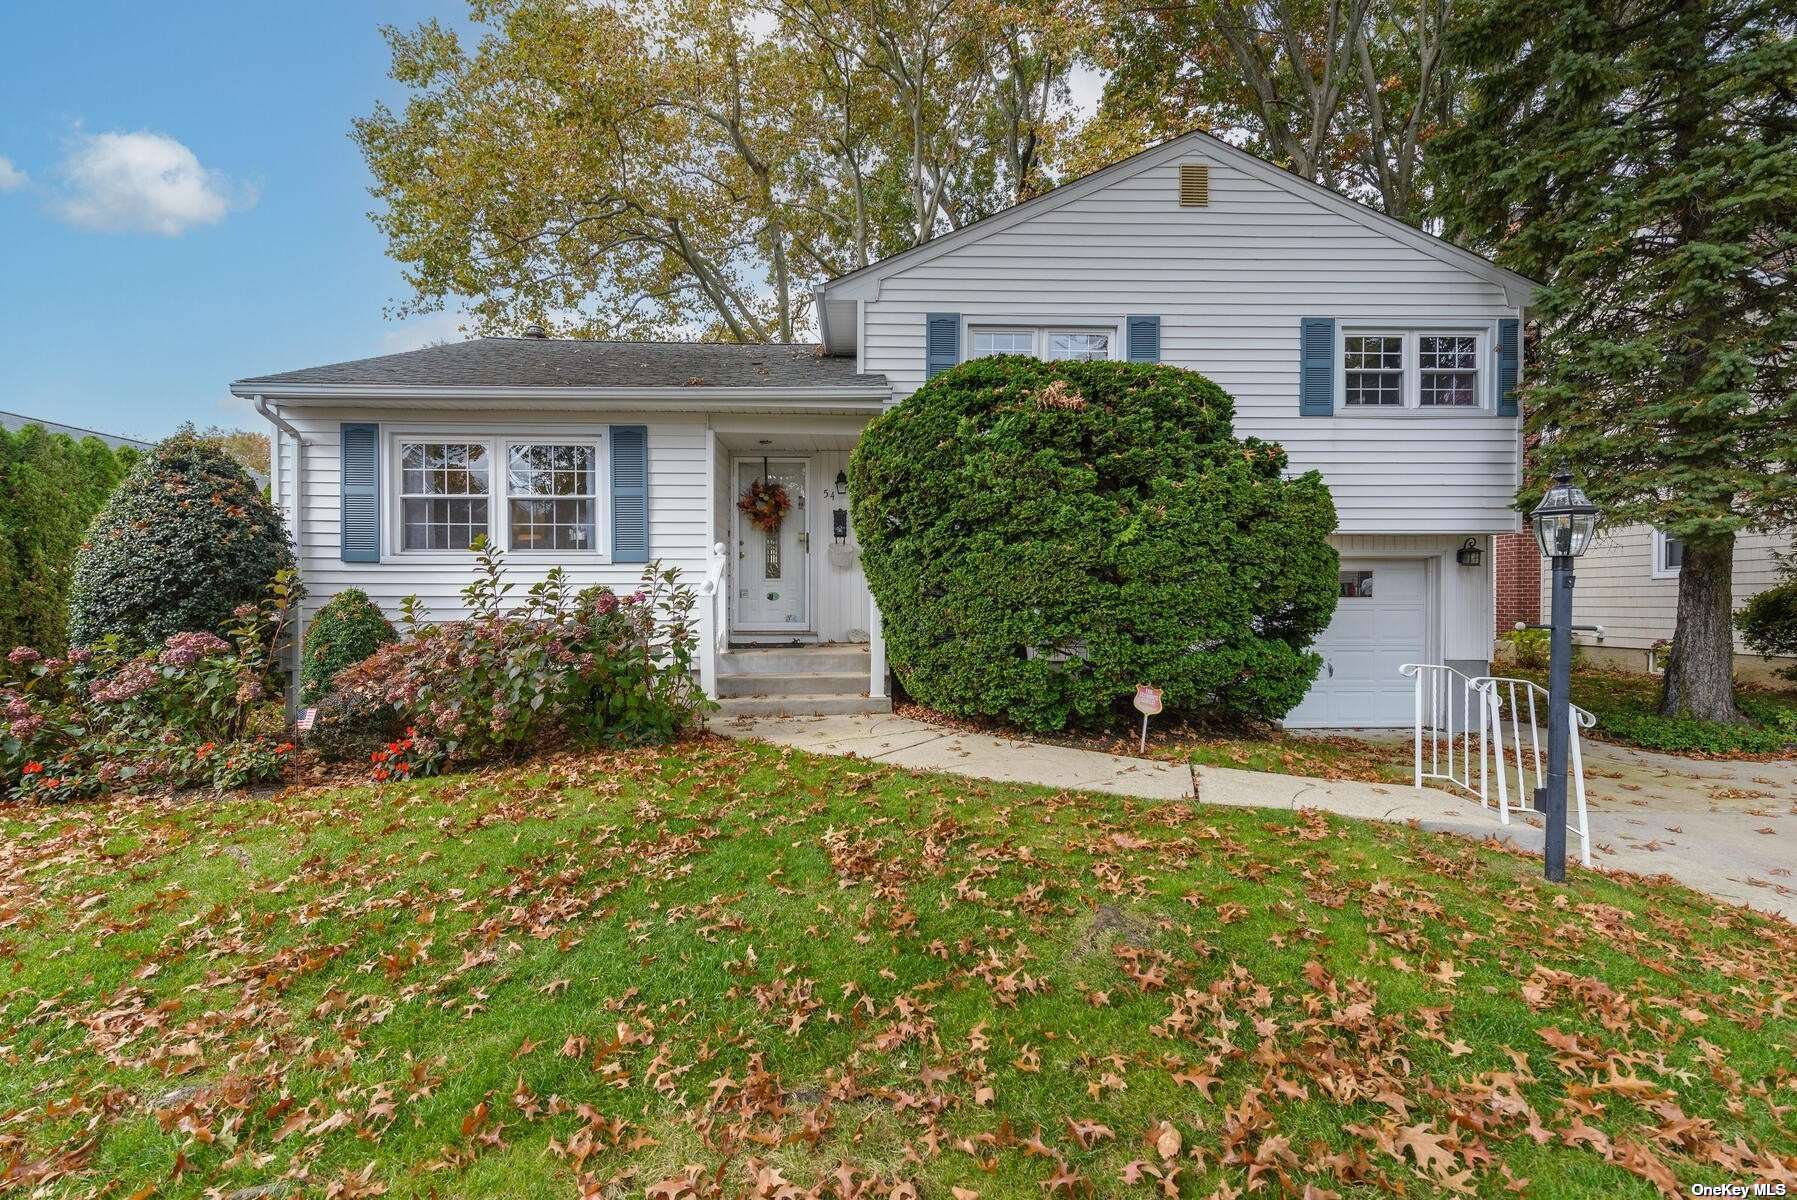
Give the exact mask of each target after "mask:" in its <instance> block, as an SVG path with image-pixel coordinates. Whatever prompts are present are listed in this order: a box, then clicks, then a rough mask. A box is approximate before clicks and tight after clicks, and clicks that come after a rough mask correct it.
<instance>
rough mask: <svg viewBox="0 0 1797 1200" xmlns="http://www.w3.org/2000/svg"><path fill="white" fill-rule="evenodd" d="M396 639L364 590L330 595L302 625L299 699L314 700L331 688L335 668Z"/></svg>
mask: <svg viewBox="0 0 1797 1200" xmlns="http://www.w3.org/2000/svg"><path fill="white" fill-rule="evenodd" d="M398 640H399V635H398V634H397V633H395V632H394V631H393V622H391V621H389V620H388V619H387V615H386V614H385V613H383V612H382V611H381V610H380V608H379V607H378V606H377V605H376V604H375V603H374V601H372V600H370V599H369V598H368V593H366V592H364V591H362V589H360V588H346V589H344V590H343V591H341V592H338V593H337V594H336V595H335V596H332V597H331V598H330V600H329V601H327V602H326V603H325V606H324V607H323V608H321V609H319V610H318V615H317V616H315V617H313V618H312V624H310V625H308V626H307V627H306V645H305V648H304V649H303V650H302V651H301V653H300V702H301V703H302V704H317V703H318V702H319V701H320V700H323V699H324V698H325V697H326V696H327V695H329V694H330V692H331V681H332V680H333V679H335V678H337V672H339V671H341V670H343V668H345V667H353V666H355V665H356V664H357V663H359V662H361V661H362V660H363V659H365V658H367V657H368V656H369V655H370V654H373V653H374V652H375V651H376V650H379V649H380V648H381V647H382V646H387V645H391V644H392V643H394V642H397V641H398Z"/></svg>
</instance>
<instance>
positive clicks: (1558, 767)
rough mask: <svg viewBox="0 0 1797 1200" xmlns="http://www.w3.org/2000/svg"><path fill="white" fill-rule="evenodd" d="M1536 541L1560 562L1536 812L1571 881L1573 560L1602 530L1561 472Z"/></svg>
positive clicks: (1592, 508)
mask: <svg viewBox="0 0 1797 1200" xmlns="http://www.w3.org/2000/svg"><path fill="white" fill-rule="evenodd" d="M1530 520H1531V521H1533V522H1534V525H1535V541H1536V542H1537V543H1538V544H1539V545H1540V546H1541V552H1542V553H1543V554H1545V555H1547V556H1548V557H1549V558H1551V559H1553V561H1554V585H1553V591H1552V596H1551V599H1552V606H1551V607H1552V615H1551V617H1550V618H1549V620H1550V628H1551V629H1552V635H1551V641H1550V642H1549V646H1550V650H1549V658H1548V671H1547V722H1548V724H1547V786H1546V787H1544V788H1542V789H1541V790H1540V791H1539V792H1537V793H1536V807H1537V808H1540V809H1541V810H1542V812H1544V813H1545V814H1546V815H1547V846H1546V848H1545V850H1546V859H1547V867H1546V875H1547V878H1548V882H1550V883H1560V882H1562V881H1563V880H1564V879H1565V878H1566V756H1567V750H1568V748H1569V743H1570V742H1571V740H1572V560H1573V559H1575V558H1577V557H1579V556H1580V555H1581V554H1583V553H1585V551H1586V549H1587V548H1589V547H1590V545H1591V536H1592V534H1593V533H1594V532H1595V531H1596V529H1597V505H1595V504H1593V503H1591V501H1590V500H1589V499H1588V498H1587V497H1586V495H1585V493H1584V492H1583V491H1581V490H1580V489H1579V488H1578V486H1577V485H1575V484H1574V483H1573V482H1572V475H1571V474H1570V473H1569V472H1567V471H1565V470H1561V471H1559V472H1557V473H1556V474H1555V475H1554V485H1553V486H1552V487H1550V488H1548V490H1547V495H1545V496H1543V497H1542V498H1541V503H1540V504H1539V505H1537V506H1536V508H1535V511H1534V513H1533V514H1531V516H1530Z"/></svg>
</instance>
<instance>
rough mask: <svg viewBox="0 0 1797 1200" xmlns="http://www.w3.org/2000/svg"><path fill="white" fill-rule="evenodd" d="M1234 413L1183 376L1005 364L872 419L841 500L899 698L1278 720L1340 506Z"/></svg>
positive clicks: (1329, 600)
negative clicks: (1249, 435) (1152, 709)
mask: <svg viewBox="0 0 1797 1200" xmlns="http://www.w3.org/2000/svg"><path fill="white" fill-rule="evenodd" d="M1233 416H1234V402H1233V401H1232V400H1231V398H1230V397H1229V395H1228V393H1226V392H1224V391H1223V389H1221V388H1220V387H1218V386H1217V385H1216V384H1214V383H1212V382H1211V381H1210V380H1208V379H1206V378H1204V377H1203V376H1201V375H1198V374H1195V373H1193V372H1190V371H1183V370H1179V369H1176V368H1172V367H1160V366H1145V365H1138V364H1132V363H1113V362H1092V363H1078V362H1074V363H1052V364H1051V363H1043V362H1039V361H1037V360H1035V359H1028V358H1008V357H1007V358H985V359H976V360H974V361H973V362H970V363H966V364H964V365H962V366H960V367H957V368H955V369H954V370H952V371H948V372H945V373H944V374H942V375H939V376H937V377H936V378H935V379H933V380H931V381H930V382H929V383H927V384H925V385H924V386H923V387H922V388H921V389H920V390H918V391H917V392H916V393H915V394H913V395H912V396H910V397H909V398H908V399H906V400H905V401H904V402H903V403H901V404H899V405H898V406H897V407H896V408H893V409H892V410H890V411H889V412H887V413H885V414H884V415H882V416H881V417H879V418H878V419H877V420H875V421H874V422H873V423H872V424H871V425H870V426H869V427H868V429H867V431H866V433H864V434H863V435H862V437H861V441H860V444H859V446H858V447H857V448H856V450H855V453H854V456H853V457H852V459H851V460H850V465H849V478H850V493H849V494H850V496H851V505H852V507H853V510H854V520H855V532H856V535H857V536H858V537H859V539H860V542H861V557H862V564H863V567H864V568H865V570H866V574H867V581H868V586H869V587H870V588H871V589H872V591H873V594H874V596H875V598H876V599H877V600H878V601H879V604H880V611H881V613H882V614H883V617H884V622H885V637H886V650H887V655H888V658H889V661H890V662H891V663H892V667H893V670H894V672H895V673H896V674H897V676H898V678H899V680H900V682H902V683H903V684H904V686H905V689H906V691H908V692H909V693H910V694H911V695H912V696H914V697H916V698H917V699H918V700H920V701H922V702H923V703H925V704H927V705H929V706H931V707H932V708H936V709H939V710H941V711H943V712H947V713H952V714H955V715H957V716H985V717H998V718H1002V719H1004V720H1007V721H1010V722H1013V723H1015V724H1018V725H1021V726H1024V727H1026V728H1030V729H1037V730H1048V729H1058V728H1062V727H1064V726H1066V725H1069V724H1073V723H1085V722H1091V721H1093V720H1095V719H1098V718H1100V717H1103V716H1105V715H1106V714H1109V713H1111V712H1112V711H1113V710H1115V709H1116V708H1117V707H1118V706H1119V704H1120V702H1121V701H1123V700H1124V699H1125V698H1126V697H1128V696H1130V695H1132V694H1133V692H1134V689H1135V685H1136V684H1138V683H1148V684H1153V685H1156V686H1159V687H1161V688H1163V689H1164V692H1165V703H1166V706H1167V708H1168V710H1169V711H1177V712H1185V713H1204V714H1209V715H1214V716H1228V717H1254V718H1263V719H1271V718H1277V717H1280V716H1283V715H1284V714H1285V712H1286V711H1287V710H1289V709H1290V708H1291V707H1292V706H1293V705H1295V704H1297V702H1298V701H1299V700H1300V699H1302V698H1303V696H1304V693H1305V691H1306V690H1308V688H1309V687H1310V683H1311V680H1312V679H1313V678H1314V677H1315V675H1316V671H1317V668H1318V666H1319V665H1320V661H1321V660H1320V659H1319V658H1318V656H1317V655H1315V654H1313V653H1311V652H1310V651H1309V649H1308V647H1309V645H1310V643H1311V640H1312V639H1313V638H1314V637H1315V636H1316V634H1317V633H1318V632H1320V631H1321V630H1322V629H1323V627H1324V626H1325V625H1327V624H1328V623H1329V618H1330V616H1331V615H1332V614H1333V613H1334V611H1335V599H1336V594H1337V578H1336V554H1335V551H1334V549H1333V548H1332V547H1331V546H1330V545H1329V542H1328V535H1329V534H1330V533H1331V532H1332V531H1333V530H1334V528H1335V506H1334V503H1333V502H1332V501H1331V499H1330V497H1329V491H1328V489H1327V488H1326V487H1325V486H1324V485H1323V482H1322V480H1321V479H1320V478H1319V477H1318V476H1317V474H1316V473H1315V472H1309V473H1306V474H1304V475H1301V476H1298V477H1297V478H1295V479H1287V478H1284V476H1283V469H1284V467H1285V452H1284V450H1283V449H1281V448H1280V447H1279V446H1278V445H1275V444H1271V443H1267V442H1261V441H1258V440H1255V439H1248V440H1246V441H1238V440H1237V439H1236V437H1235V434H1234V429H1233V425H1232V419H1233Z"/></svg>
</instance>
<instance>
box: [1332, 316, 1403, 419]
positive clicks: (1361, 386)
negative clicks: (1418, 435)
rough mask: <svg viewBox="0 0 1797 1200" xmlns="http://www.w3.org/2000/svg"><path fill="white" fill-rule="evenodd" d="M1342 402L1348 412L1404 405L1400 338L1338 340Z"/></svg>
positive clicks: (1357, 336) (1356, 336) (1369, 335)
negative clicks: (1355, 409)
mask: <svg viewBox="0 0 1797 1200" xmlns="http://www.w3.org/2000/svg"><path fill="white" fill-rule="evenodd" d="M1342 370H1343V378H1342V382H1343V384H1344V388H1343V391H1342V399H1343V400H1344V401H1345V402H1346V403H1347V404H1348V405H1349V407H1351V408H1369V407H1380V406H1384V407H1391V408H1397V407H1399V406H1401V405H1402V404H1403V403H1404V337H1403V335H1402V334H1395V333H1350V334H1348V335H1346V336H1345V337H1344V338H1343V339H1342Z"/></svg>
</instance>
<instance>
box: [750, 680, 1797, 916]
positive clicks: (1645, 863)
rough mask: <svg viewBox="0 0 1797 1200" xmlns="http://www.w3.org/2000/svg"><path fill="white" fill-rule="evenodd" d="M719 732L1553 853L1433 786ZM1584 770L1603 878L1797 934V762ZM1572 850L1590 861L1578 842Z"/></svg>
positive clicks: (987, 741)
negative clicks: (1684, 895) (1786, 924)
mask: <svg viewBox="0 0 1797 1200" xmlns="http://www.w3.org/2000/svg"><path fill="white" fill-rule="evenodd" d="M718 732H720V733H723V734H725V735H726V736H731V737H750V738H758V739H761V740H765V741H770V742H775V743H778V744H780V745H786V746H793V747H796V748H798V749H802V750H809V751H812V752H814V753H818V754H852V755H855V756H856V757H859V758H864V759H868V760H870V761H875V762H883V763H889V764H891V765H893V766H900V767H907V768H910V769H912V770H920V771H941V772H945V773H948V774H954V775H964V776H967V777H969V778H974V779H989V780H995V781H999V782H1004V783H1034V784H1040V785H1043V786H1045V787H1053V788H1085V789H1090V790H1093V791H1103V792H1115V793H1118V794H1121V795H1129V796H1141V797H1145V798H1148V799H1156V800H1181V799H1196V800H1197V801H1198V802H1199V803H1201V804H1221V805H1230V806H1235V807H1253V808H1288V809H1297V808H1318V809H1322V810H1324V811H1326V812H1333V813H1338V814H1341V815H1342V816H1349V817H1360V818H1364V819H1369V820H1377V821H1396V822H1404V821H1415V822H1417V823H1418V824H1419V825H1420V826H1421V827H1422V828H1424V829H1430V830H1436V831H1440V832H1445V833H1457V834H1462V835H1465V836H1470V837H1476V838H1485V837H1494V836H1495V837H1499V838H1505V839H1508V840H1509V841H1511V842H1512V843H1514V844H1515V845H1517V846H1519V847H1521V848H1523V849H1526V850H1529V851H1532V852H1537V853H1538V852H1539V851H1540V849H1541V844H1542V840H1543V838H1542V828H1541V818H1540V817H1538V816H1536V815H1534V814H1528V813H1513V814H1512V819H1511V823H1510V824H1509V825H1500V824H1499V823H1498V819H1497V814H1496V812H1495V810H1493V809H1482V808H1481V807H1480V806H1479V804H1478V802H1477V801H1475V800H1473V799H1472V798H1471V797H1469V796H1462V795H1460V794H1458V793H1455V792H1448V791H1443V790H1441V789H1438V788H1434V787H1429V788H1422V789H1417V788H1410V787H1403V786H1393V785H1389V784H1376V783H1360V782H1356V781H1353V780H1333V779H1311V778H1307V777H1304V776H1297V775H1273V774H1266V773H1262V772H1259V771H1237V770H1232V769H1229V768H1224V767H1183V766H1179V765H1177V764H1173V763H1166V762H1159V761H1155V760H1151V759H1143V758H1131V757H1128V756H1126V755H1116V754H1103V753H1100V752H1098V751H1094V750H1079V749H1075V748H1072V747H1068V746H1049V745H1043V744H1041V743H1038V742H1028V741H1022V740H1018V739H1013V738H1000V737H992V736H989V735H985V734H972V733H962V732H959V731H956V730H952V729H946V728H944V727H942V726H939V725H931V724H928V723H926V722H923V721H916V720H912V719H910V718H908V717H901V716H896V715H892V714H882V715H875V716H837V717H776V718H759V719H750V720H744V721H731V722H724V723H721V724H720V725H719V726H718ZM1356 736H1367V735H1366V734H1364V733H1360V734H1357V735H1356ZM1585 771H1586V791H1587V795H1588V799H1589V807H1590V811H1591V844H1592V865H1593V866H1595V867H1598V868H1601V869H1608V870H1622V871H1632V872H1635V873H1638V874H1642V875H1661V874H1664V875H1669V876H1671V877H1672V878H1674V879H1677V880H1678V881H1679V882H1681V883H1683V884H1685V885H1686V886H1688V887H1692V888H1695V889H1697V890H1698V891H1702V892H1707V893H1709V894H1710V895H1712V896H1715V897H1717V898H1719V899H1722V900H1728V901H1731V902H1733V903H1736V904H1744V905H1748V906H1751V907H1753V908H1757V909H1760V910H1762V911H1765V912H1773V913H1778V914H1780V915H1782V916H1784V917H1785V918H1786V919H1787V920H1793V921H1797V878H1794V877H1793V874H1792V873H1793V871H1797V761H1789V760H1787V761H1782V762H1767V763H1755V762H1746V763H1742V762H1711V761H1708V760H1701V759H1687V758H1678V757H1674V756H1672V755H1666V754H1652V753H1649V752H1646V751H1641V750H1630V749H1627V748H1624V747H1619V746H1609V745H1605V744H1603V743H1600V742H1590V741H1587V742H1586V743H1585ZM1567 849H1568V853H1569V854H1571V855H1576V854H1577V852H1578V843H1577V838H1576V835H1575V836H1574V837H1571V838H1569V840H1568V847H1567Z"/></svg>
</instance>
